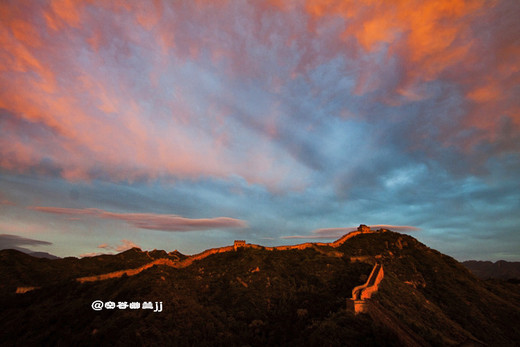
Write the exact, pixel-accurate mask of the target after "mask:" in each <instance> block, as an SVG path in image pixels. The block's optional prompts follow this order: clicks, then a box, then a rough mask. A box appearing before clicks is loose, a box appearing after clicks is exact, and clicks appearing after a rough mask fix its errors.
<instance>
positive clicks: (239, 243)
mask: <svg viewBox="0 0 520 347" xmlns="http://www.w3.org/2000/svg"><path fill="white" fill-rule="evenodd" d="M385 231H387V230H386V229H380V230H377V231H376V230H371V229H370V227H368V226H366V225H363V224H362V225H360V226H359V227H358V229H357V230H355V231H352V232H350V233H348V234H346V235H344V236H343V237H341V238H340V239H338V240H336V241H334V242H330V243H324V242H316V243H313V242H306V243H302V244H298V245H291V246H275V247H266V246H260V245H255V244H251V243H246V242H245V241H244V240H236V241H235V242H234V245H233V246H224V247H218V248H210V249H207V250H205V251H204V252H201V253H198V254H195V255H192V256H189V257H188V258H186V259H184V260H180V261H172V260H170V259H166V258H160V259H156V260H154V261H152V262H150V263H147V264H145V265H142V266H140V267H138V268H134V269H127V270H119V271H114V272H110V273H106V274H101V275H94V276H86V277H79V278H77V279H76V281H78V282H81V283H85V282H95V281H102V280H107V279H110V278H118V277H121V276H123V275H126V276H134V275H137V274H138V273H140V272H142V271H144V270H146V269H149V268H151V267H152V266H155V265H164V266H170V267H173V268H184V267H187V266H190V265H191V264H192V263H193V262H194V261H197V260H201V259H204V258H206V257H209V256H210V255H213V254H217V253H225V252H231V251H237V250H238V249H240V248H252V249H262V250H267V251H287V250H303V249H307V248H314V249H315V250H317V251H318V252H321V253H326V254H327V255H329V256H335V257H342V256H343V253H341V252H335V251H332V252H330V251H329V252H325V251H323V250H322V249H320V248H319V247H320V246H328V247H333V248H337V247H339V246H341V245H342V244H343V243H345V241H347V240H348V239H351V238H353V237H355V236H357V235H360V234H368V233H376V232H385ZM351 260H352V261H363V260H365V257H353V258H352V259H351Z"/></svg>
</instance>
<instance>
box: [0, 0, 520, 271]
mask: <svg viewBox="0 0 520 347" xmlns="http://www.w3.org/2000/svg"><path fill="white" fill-rule="evenodd" d="M519 17H520V2H518V1H516V0H509V1H506V0H497V1H491V0H490V1H479V0H471V1H462V0H461V1H451V0H445V1H442V0H435V1H423V0H417V1H413V0H407V1H404V0H403V1H387V2H379V1H370V0H366V1H359V0H355V1H354V0H353V1H346V0H341V1H339V0H338V1H334V0H327V1H314V0H308V1H303V0H302V1H248V2H246V1H238V0H237V1H202V0H200V1H192V0H190V1H164V2H161V1H137V0H136V1H73V0H58V1H21V0H20V1H2V2H1V3H0V23H1V24H0V234H2V235H0V236H1V237H0V239H1V240H4V241H5V242H3V244H5V245H8V246H10V247H15V246H20V245H21V246H22V247H25V248H30V249H32V250H35V251H44V252H49V253H52V254H55V255H58V256H68V255H72V256H79V255H82V254H95V253H99V252H116V251H120V250H122V249H125V248H128V247H131V246H133V245H138V246H140V247H141V248H143V249H154V248H157V249H165V250H167V251H171V250H174V249H178V250H179V251H181V252H183V253H185V254H193V253H196V252H200V251H202V250H204V249H206V248H211V247H218V246H225V245H229V244H231V243H232V242H233V240H234V239H245V240H247V242H252V243H258V244H263V245H281V244H293V243H299V242H304V241H308V240H316V241H322V242H323V241H325V240H331V241H332V240H334V239H336V238H338V237H340V236H341V235H343V234H344V233H346V232H348V231H349V230H351V229H350V228H352V227H355V226H357V225H359V224H361V223H363V224H368V225H390V226H392V227H391V228H392V229H394V230H397V231H401V232H406V233H409V234H410V235H412V236H414V237H416V238H417V239H419V240H420V241H421V242H424V243H426V244H427V245H428V246H430V247H432V248H436V249H438V250H440V251H441V252H444V253H447V254H449V255H451V256H453V257H455V258H457V259H459V260H466V259H481V260H498V259H505V260H516V261H519V260H520V230H519V226H520V180H519V177H520V156H519V153H520V21H518V18H519ZM1 240H0V241H1Z"/></svg>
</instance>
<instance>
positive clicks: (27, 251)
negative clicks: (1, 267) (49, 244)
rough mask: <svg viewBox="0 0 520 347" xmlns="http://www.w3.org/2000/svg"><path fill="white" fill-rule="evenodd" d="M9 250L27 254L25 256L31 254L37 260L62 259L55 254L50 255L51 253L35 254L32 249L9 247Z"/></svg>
mask: <svg viewBox="0 0 520 347" xmlns="http://www.w3.org/2000/svg"><path fill="white" fill-rule="evenodd" d="M7 249H14V250H16V251H20V252H22V253H25V254H29V255H31V256H33V257H36V258H47V259H60V257H57V256H55V255H53V254H50V253H47V252H34V251H32V250H30V249H27V248H24V247H16V246H13V247H9V248H7Z"/></svg>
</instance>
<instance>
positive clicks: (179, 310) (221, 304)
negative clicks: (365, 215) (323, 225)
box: [0, 231, 520, 346]
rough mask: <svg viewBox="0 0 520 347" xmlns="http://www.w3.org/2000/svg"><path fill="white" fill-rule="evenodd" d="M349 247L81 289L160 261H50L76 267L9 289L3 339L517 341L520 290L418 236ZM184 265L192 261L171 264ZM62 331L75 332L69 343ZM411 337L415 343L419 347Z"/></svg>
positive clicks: (216, 262)
mask: <svg viewBox="0 0 520 347" xmlns="http://www.w3.org/2000/svg"><path fill="white" fill-rule="evenodd" d="M347 236H348V235H345V236H343V237H342V238H340V239H338V240H341V239H345V240H344V242H342V243H341V244H337V243H336V245H337V247H333V246H330V245H327V244H321V243H318V244H311V243H306V244H303V245H305V246H301V245H295V246H284V247H293V248H292V249H289V248H287V249H271V250H270V249H267V248H265V247H262V246H258V245H256V246H245V247H242V245H243V244H242V243H240V244H239V245H238V247H235V245H234V246H225V247H221V248H219V249H222V248H225V249H226V251H223V252H219V251H211V250H207V251H204V252H201V253H199V254H198V255H194V256H191V257H193V260H192V261H191V262H190V264H189V265H188V266H185V267H178V266H177V267H176V266H164V264H159V263H157V264H154V265H153V266H149V267H147V268H146V269H143V270H142V271H140V272H139V273H136V274H133V275H132V276H129V275H128V274H122V275H121V276H120V277H117V278H108V279H106V280H103V281H91V282H87V281H86V282H83V283H80V282H78V281H77V280H76V279H77V278H80V277H82V275H83V274H87V276H99V275H100V274H106V273H110V271H111V270H116V271H120V270H125V269H129V268H132V269H136V268H139V267H140V266H143V265H146V264H150V261H149V260H150V257H151V256H150V254H146V255H145V254H143V253H144V252H142V251H138V250H129V251H127V252H123V253H124V254H119V255H113V256H106V257H101V258H100V259H86V260H84V259H82V260H81V261H80V260H78V259H76V261H72V260H67V259H64V260H53V261H50V262H51V264H52V263H55V264H56V267H58V268H60V269H62V272H63V267H64V266H72V267H71V269H70V270H69V271H68V272H63V274H62V275H61V276H62V277H58V280H56V281H55V282H44V283H37V281H34V282H32V283H24V285H25V286H27V287H29V286H40V288H39V289H37V290H32V291H28V292H26V293H24V294H15V293H14V289H15V288H12V290H10V291H6V292H5V294H4V296H3V298H2V299H0V305H1V306H0V307H2V311H1V312H0V319H3V321H5V322H6V328H5V333H3V334H4V336H3V337H4V340H5V341H7V342H9V341H11V342H13V341H14V340H13V336H16V337H17V339H18V340H17V341H22V342H26V343H37V342H41V341H42V338H43V337H45V339H46V340H45V341H52V342H53V343H62V344H63V343H76V342H80V341H87V342H83V343H80V344H96V343H99V342H101V341H102V342H105V343H109V344H114V345H122V344H125V343H130V344H147V343H148V342H150V341H155V343H158V344H177V345H194V344H197V345H200V344H210V345H212V344H227V345H243V344H252V345H267V344H276V345H302V344H305V345H332V346H336V345H337V346H340V345H344V344H345V341H350V342H349V343H350V344H351V345H354V346H357V345H359V346H371V345H373V346H385V345H386V346H397V345H409V343H410V342H409V343H408V344H407V342H406V341H416V342H417V341H419V340H421V342H420V343H419V344H420V345H425V346H456V345H460V344H463V343H465V342H467V341H472V343H474V344H477V345H478V344H479V343H485V344H488V345H494V346H495V345H496V346H510V345H514V344H517V343H518V342H519V341H520V333H519V332H517V330H516V329H515V327H516V326H517V325H519V324H520V294H518V286H514V285H513V284H508V283H502V282H488V281H482V280H480V279H478V278H476V277H475V276H474V275H473V274H472V273H471V272H470V271H469V270H468V269H466V268H465V267H464V266H463V265H461V264H460V263H459V262H457V261H456V260H455V259H453V258H452V257H449V256H447V255H444V254H442V253H440V252H438V251H436V250H433V249H431V248H429V247H427V246H426V245H424V244H422V243H420V242H419V241H417V240H416V239H415V238H413V237H411V236H409V235H404V234H399V233H395V232H392V231H386V232H368V233H358V234H355V235H352V236H350V237H347ZM338 240H337V241H338ZM337 241H335V242H337ZM347 241H348V242H347ZM331 244H334V243H331ZM257 246H258V247H257ZM298 247H299V248H298ZM205 252H206V253H205ZM340 253H341V254H340ZM153 254H154V256H157V257H158V259H155V260H153V261H156V260H159V259H164V258H161V257H162V256H164V254H167V255H168V253H166V252H164V253H163V252H155V253H153ZM201 255H204V256H201ZM107 257H108V258H107ZM4 258H5V257H2V256H1V253H0V271H3V272H4V273H5V271H6V270H5V267H6V266H5V264H6V260H5V259H4ZM186 259H190V256H187V258H185V259H180V258H175V259H169V261H170V262H171V263H172V264H175V263H181V262H183V261H186ZM11 261H12V262H11V263H10V264H14V263H16V262H14V260H12V259H11ZM153 261H152V262H153ZM13 262H14V263H13ZM20 262H21V263H23V262H22V261H21V260H20ZM7 263H9V262H7ZM376 263H379V264H381V265H382V266H384V278H383V279H382V280H381V281H380V283H379V284H378V290H377V292H375V293H373V294H372V296H371V298H369V299H368V307H369V308H368V311H367V314H357V315H356V314H355V312H354V310H353V309H352V308H351V306H350V305H351V302H352V300H351V298H352V297H353V294H354V293H353V289H354V288H355V287H357V286H359V285H362V284H363V283H365V282H367V280H368V279H370V278H369V274H370V272H371V271H372V270H373V268H374V265H375V264H376ZM31 264H32V265H37V266H47V270H46V271H47V273H50V272H52V271H51V270H52V269H50V267H48V264H46V261H45V260H39V261H38V262H36V263H28V264H26V263H24V264H22V265H24V266H25V268H26V269H28V270H30V271H32V273H38V271H37V270H35V269H34V268H32V267H31ZM100 264H104V266H100ZM131 264H135V265H136V266H134V267H132V266H130V265H131ZM96 265H97V266H98V267H97V268H96ZM103 269H106V270H109V271H102V270H103ZM94 270H95V271H94ZM89 272H90V274H89ZM43 273H45V271H43ZM55 273H56V271H55ZM83 277H85V276H83ZM97 299H101V300H104V301H106V300H112V301H114V302H118V301H127V300H136V301H159V300H160V301H161V302H163V303H164V310H163V312H161V313H160V314H159V313H155V314H153V313H152V312H147V311H143V310H139V311H128V310H116V311H110V310H103V311H100V312H95V311H93V310H91V309H90V303H91V302H92V301H93V300H97ZM46 307H54V308H55V310H54V311H48V310H46V309H45V308H46ZM30 312H32V314H35V315H36V316H34V317H33V316H32V315H31V313H30ZM36 317H40V318H41V320H40V318H36ZM385 317H386V318H385ZM21 321H23V322H24V324H21ZM49 322H54V323H52V324H50V325H49V324H48V323H49ZM392 322H393V323H392ZM394 323H395V324H394ZM42 324H43V326H42ZM22 326H25V327H27V329H26V330H21V329H22V328H21V327H22ZM64 326H65V327H67V328H66V331H70V332H74V333H73V334H72V333H71V334H64V333H63V331H64V330H63V327H64ZM114 331H118V332H120V334H116V335H114V334H113V332H114ZM410 331H411V332H413V334H415V335H416V336H415V337H412V338H411V339H410V336H412V335H413V334H411V333H410ZM0 334H2V333H0ZM53 334H54V335H53ZM53 336H54V337H53ZM125 336H126V337H125ZM417 336H419V338H418V337H417ZM407 338H408V340H407ZM150 339H152V340H150Z"/></svg>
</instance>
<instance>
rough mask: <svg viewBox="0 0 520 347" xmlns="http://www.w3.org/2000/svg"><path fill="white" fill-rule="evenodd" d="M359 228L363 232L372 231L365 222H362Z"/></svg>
mask: <svg viewBox="0 0 520 347" xmlns="http://www.w3.org/2000/svg"><path fill="white" fill-rule="evenodd" d="M357 230H358V231H360V232H362V233H369V232H370V227H369V226H366V225H365V224H360V225H359V227H358V228H357Z"/></svg>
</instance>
